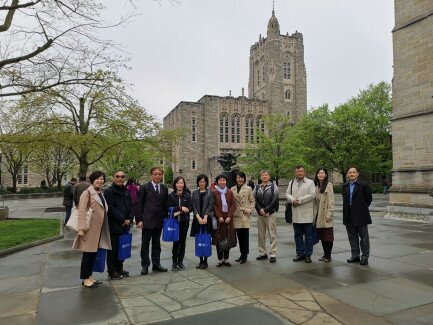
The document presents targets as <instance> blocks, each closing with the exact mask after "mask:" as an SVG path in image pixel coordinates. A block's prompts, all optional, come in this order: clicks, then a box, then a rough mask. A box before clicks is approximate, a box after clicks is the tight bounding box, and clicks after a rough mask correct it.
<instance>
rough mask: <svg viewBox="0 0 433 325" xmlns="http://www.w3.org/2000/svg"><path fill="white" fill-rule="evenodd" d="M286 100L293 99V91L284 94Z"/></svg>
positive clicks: (288, 90)
mask: <svg viewBox="0 0 433 325" xmlns="http://www.w3.org/2000/svg"><path fill="white" fill-rule="evenodd" d="M284 99H285V100H291V99H292V91H291V90H290V89H287V90H286V92H285V93H284Z"/></svg>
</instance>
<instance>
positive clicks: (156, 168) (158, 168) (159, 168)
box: [150, 166, 164, 174]
mask: <svg viewBox="0 0 433 325" xmlns="http://www.w3.org/2000/svg"><path fill="white" fill-rule="evenodd" d="M155 170H159V171H160V172H161V174H164V170H163V169H162V168H161V167H158V166H156V167H152V169H151V170H150V173H151V174H153V172H154V171H155Z"/></svg>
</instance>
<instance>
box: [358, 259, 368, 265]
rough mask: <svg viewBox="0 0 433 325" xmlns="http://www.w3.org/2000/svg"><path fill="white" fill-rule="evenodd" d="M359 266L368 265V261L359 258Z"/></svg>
mask: <svg viewBox="0 0 433 325" xmlns="http://www.w3.org/2000/svg"><path fill="white" fill-rule="evenodd" d="M359 265H368V259H366V258H361V260H360V261H359Z"/></svg>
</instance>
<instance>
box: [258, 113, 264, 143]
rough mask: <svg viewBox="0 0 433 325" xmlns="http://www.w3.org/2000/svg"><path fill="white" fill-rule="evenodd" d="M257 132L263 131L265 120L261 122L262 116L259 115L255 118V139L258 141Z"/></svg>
mask: <svg viewBox="0 0 433 325" xmlns="http://www.w3.org/2000/svg"><path fill="white" fill-rule="evenodd" d="M259 132H262V133H264V132H265V122H263V119H262V117H261V116H260V115H259V116H257V119H256V140H257V141H259Z"/></svg>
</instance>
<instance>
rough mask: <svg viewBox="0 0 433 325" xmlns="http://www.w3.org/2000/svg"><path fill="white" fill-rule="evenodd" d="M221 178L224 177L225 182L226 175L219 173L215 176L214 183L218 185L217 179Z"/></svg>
mask: <svg viewBox="0 0 433 325" xmlns="http://www.w3.org/2000/svg"><path fill="white" fill-rule="evenodd" d="M221 178H224V179H225V180H226V182H227V176H225V175H223V174H219V175H218V176H217V177H215V183H216V184H217V185H218V181H219V180H220V179H221Z"/></svg>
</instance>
